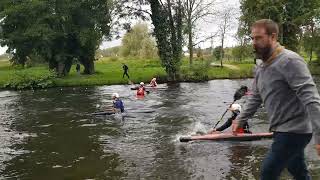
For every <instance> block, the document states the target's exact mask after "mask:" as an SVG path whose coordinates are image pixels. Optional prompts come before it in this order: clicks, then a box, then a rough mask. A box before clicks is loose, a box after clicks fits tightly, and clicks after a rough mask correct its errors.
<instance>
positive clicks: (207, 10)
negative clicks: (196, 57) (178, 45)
mask: <svg viewBox="0 0 320 180" xmlns="http://www.w3.org/2000/svg"><path fill="white" fill-rule="evenodd" d="M182 5H183V10H184V17H185V21H186V22H185V23H186V25H185V29H186V33H187V34H188V49H189V63H190V65H192V60H193V49H194V31H195V27H196V25H197V23H198V21H199V20H204V19H205V18H208V17H209V16H213V15H215V11H214V5H215V1H214V0H211V1H205V0H182Z"/></svg>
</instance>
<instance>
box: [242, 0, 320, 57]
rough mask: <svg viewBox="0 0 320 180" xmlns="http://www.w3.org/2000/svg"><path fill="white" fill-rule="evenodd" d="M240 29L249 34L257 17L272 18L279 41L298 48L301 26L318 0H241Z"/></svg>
mask: <svg viewBox="0 0 320 180" xmlns="http://www.w3.org/2000/svg"><path fill="white" fill-rule="evenodd" d="M240 3H241V6H240V8H241V12H242V16H241V18H240V20H241V23H240V24H241V27H240V29H243V30H242V31H244V32H246V34H247V35H249V34H250V26H251V25H252V23H253V22H254V21H256V20H258V19H272V20H274V21H275V22H277V23H278V24H279V28H280V34H279V35H280V42H281V43H282V44H283V45H284V46H285V47H286V48H288V49H291V50H294V51H296V50H297V48H298V44H299V41H298V38H297V37H298V34H299V33H300V31H301V27H302V26H304V25H307V24H309V23H310V22H311V21H312V19H313V18H314V17H315V15H316V13H315V12H316V11H317V9H318V8H319V7H320V1H319V0H308V1H301V0H281V1H270V0H260V1H256V0H241V1H240Z"/></svg>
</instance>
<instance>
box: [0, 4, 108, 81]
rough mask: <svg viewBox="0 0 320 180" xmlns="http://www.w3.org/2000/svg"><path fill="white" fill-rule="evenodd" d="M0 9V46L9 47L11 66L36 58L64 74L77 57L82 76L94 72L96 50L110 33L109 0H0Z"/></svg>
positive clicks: (23, 63)
mask: <svg viewBox="0 0 320 180" xmlns="http://www.w3.org/2000/svg"><path fill="white" fill-rule="evenodd" d="M0 7H2V11H1V14H0V17H3V19H2V21H1V23H0V25H1V29H2V31H1V33H0V39H1V45H2V46H4V45H6V46H8V48H9V49H8V50H9V52H10V53H12V54H13V58H12V62H13V63H16V64H22V65H25V63H26V61H27V57H30V58H31V57H32V56H33V57H39V58H40V59H45V60H46V61H48V62H49V63H48V64H49V68H50V69H55V70H56V71H57V72H58V73H59V75H66V74H67V73H68V72H69V70H70V67H71V65H72V60H73V58H76V59H78V60H79V61H80V62H81V63H82V64H83V65H84V67H85V69H84V73H86V74H91V73H93V72H94V64H93V61H94V55H95V50H96V49H97V48H98V46H99V44H100V43H101V41H102V38H103V36H108V35H109V32H110V21H111V15H110V9H111V8H112V2H111V0H90V1H73V0H59V1H51V0H35V1H11V0H2V1H0ZM35 59H36V58H31V60H32V61H33V60H35ZM29 64H31V63H29Z"/></svg>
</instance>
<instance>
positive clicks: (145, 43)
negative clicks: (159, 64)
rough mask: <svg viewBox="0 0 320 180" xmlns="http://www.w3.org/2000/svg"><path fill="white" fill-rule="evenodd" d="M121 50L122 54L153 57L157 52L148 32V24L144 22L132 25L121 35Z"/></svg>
mask: <svg viewBox="0 0 320 180" xmlns="http://www.w3.org/2000/svg"><path fill="white" fill-rule="evenodd" d="M121 50H122V55H123V56H136V57H140V58H151V57H155V56H156V53H157V48H156V42H155V40H154V38H153V37H152V36H151V34H150V33H149V29H148V25H147V24H145V23H138V24H136V25H134V26H133V27H132V29H131V30H130V31H129V32H127V33H126V34H125V35H124V36H123V38H122V47H121Z"/></svg>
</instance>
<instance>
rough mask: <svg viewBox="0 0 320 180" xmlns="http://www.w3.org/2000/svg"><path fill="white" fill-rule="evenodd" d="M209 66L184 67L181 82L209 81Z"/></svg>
mask: <svg viewBox="0 0 320 180" xmlns="http://www.w3.org/2000/svg"><path fill="white" fill-rule="evenodd" d="M208 71H209V66H208V65H207V64H202V63H201V64H194V65H193V66H191V67H189V68H188V67H184V68H182V69H181V75H180V80H181V81H194V82H197V81H207V80H209V76H208Z"/></svg>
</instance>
